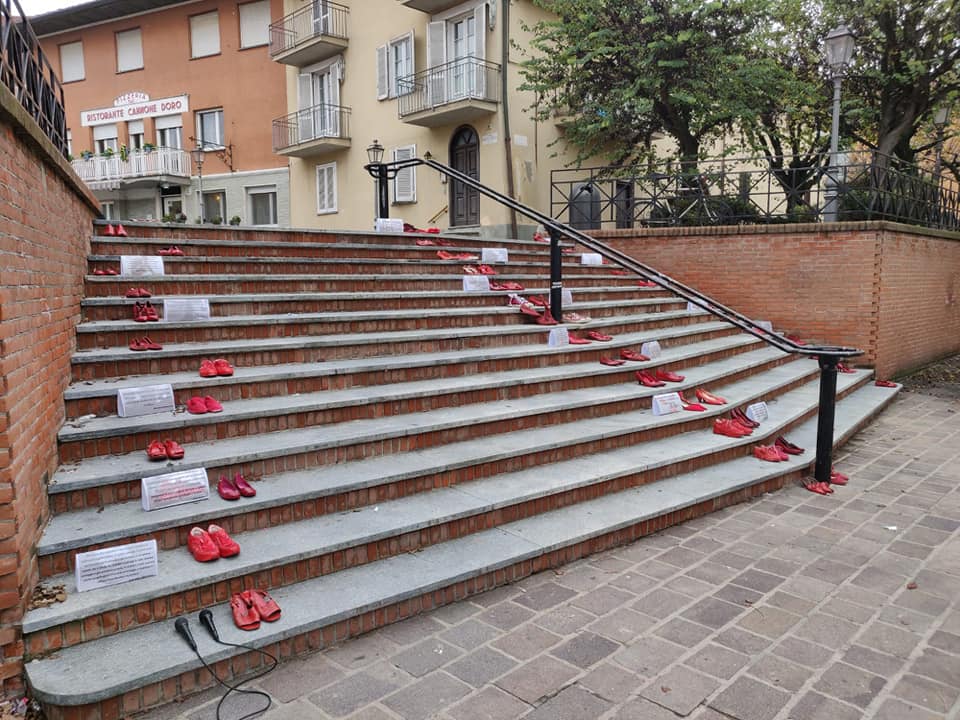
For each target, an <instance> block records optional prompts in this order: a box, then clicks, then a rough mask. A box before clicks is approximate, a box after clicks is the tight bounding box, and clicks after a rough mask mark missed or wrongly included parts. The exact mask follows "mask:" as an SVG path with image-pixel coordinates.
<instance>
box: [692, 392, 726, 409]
mask: <svg viewBox="0 0 960 720" xmlns="http://www.w3.org/2000/svg"><path fill="white" fill-rule="evenodd" d="M694 395H696V396H697V400H699V401H700V402H702V403H706V404H707V405H726V404H727V401H726V400H725V399H724V398H722V397H720V396H719V395H714V394H713V393H709V392H707V391H706V390H704V389H703V388H697V389H696V390H695V391H694Z"/></svg>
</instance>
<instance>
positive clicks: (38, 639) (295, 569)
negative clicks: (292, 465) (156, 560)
mask: <svg viewBox="0 0 960 720" xmlns="http://www.w3.org/2000/svg"><path fill="white" fill-rule="evenodd" d="M721 455H725V456H727V457H725V458H724V459H726V460H732V459H735V458H736V457H740V456H742V455H743V453H742V452H741V453H739V454H732V453H729V452H727V453H716V454H715V455H712V456H703V457H700V458H696V459H695V460H693V461H689V462H687V463H683V466H685V467H683V468H681V467H680V466H679V465H678V466H670V467H664V468H658V469H657V470H656V471H650V472H641V473H636V474H633V475H628V476H624V477H621V478H617V479H615V480H612V481H607V482H604V483H597V484H596V485H591V486H587V487H583V488H578V489H576V490H570V491H567V492H564V493H558V494H556V495H550V496H546V497H543V498H538V499H535V500H529V501H526V502H523V503H519V504H516V505H512V506H509V507H504V508H499V509H496V510H493V511H491V512H486V513H481V514H478V515H473V516H470V517H467V518H462V519H458V520H453V521H449V522H446V523H440V524H437V525H433V526H431V527H427V528H423V529H421V530H418V531H413V532H410V533H404V534H402V535H397V536H394V537H391V538H386V539H383V540H379V541H375V542H371V543H367V544H364V545H357V546H354V547H350V548H345V549H342V550H338V551H336V552H332V553H326V554H323V555H318V556H314V557H309V558H304V559H301V560H298V561H296V562H292V563H289V564H287V565H282V566H277V567H273V568H270V569H269V570H265V571H260V572H256V573H250V574H247V575H243V576H239V577H235V578H231V579H230V580H223V581H220V582H216V583H211V584H208V585H203V586H200V587H194V588H191V589H190V590H187V591H183V592H178V593H174V594H170V595H166V596H163V597H157V598H154V599H152V600H150V601H147V602H143V603H138V604H136V605H133V606H126V607H122V608H118V609H115V610H111V611H108V612H104V613H100V614H97V615H91V616H89V617H86V618H84V619H83V620H82V621H81V620H78V621H74V622H71V623H67V624H65V625H59V626H53V627H50V628H47V629H46V630H43V631H40V632H36V633H31V634H30V635H27V636H26V637H25V639H24V641H25V650H26V653H27V655H28V656H30V657H41V656H43V655H45V654H49V653H50V652H55V651H57V650H59V649H60V648H63V647H69V646H72V645H79V644H81V643H83V642H87V641H90V640H95V639H97V638H100V637H105V636H108V635H115V634H117V633H120V632H123V631H125V630H130V629H133V628H136V627H139V626H142V625H148V624H150V623H153V622H166V621H169V620H171V619H172V618H174V617H177V616H180V615H184V614H187V613H191V612H196V611H197V610H200V609H202V608H204V607H210V606H212V605H217V604H220V603H224V602H227V601H228V600H229V598H230V595H231V594H233V593H235V592H240V591H242V590H243V589H245V588H248V587H261V588H264V589H275V588H278V587H283V586H286V585H292V584H295V583H297V582H302V581H305V580H310V579H313V578H316V577H322V576H324V575H329V574H332V573H335V572H339V571H341V570H346V569H349V568H352V567H359V566H361V565H366V564H368V563H371V562H376V561H378V560H384V559H387V558H390V557H394V556H396V555H398V554H400V553H407V552H416V551H417V550H420V549H424V548H427V547H431V546H433V545H437V544H439V543H442V542H446V541H448V540H454V539H457V538H460V537H465V536H468V535H472V534H474V533H477V532H481V531H484V530H488V529H490V528H494V527H498V526H500V525H503V524H506V523H510V522H515V521H518V520H522V519H524V518H528V517H533V516H536V515H539V514H542V513H544V512H548V511H551V510H556V509H560V508H563V507H568V506H570V505H574V504H577V503H580V502H586V501H588V500H593V499H595V498H598V497H602V496H604V495H607V494H610V493H615V492H619V491H621V490H626V489H629V488H632V487H638V486H642V485H645V484H649V483H652V482H656V481H657V480H661V479H664V478H667V477H671V476H673V475H675V474H676V473H678V472H688V471H689V470H692V469H696V468H701V467H707V466H709V465H711V464H713V463H716V462H720V461H722V460H721V459H720V457H719V456H721ZM687 468H689V470H688V469H687ZM791 475H795V476H796V477H797V478H798V479H799V477H800V476H801V474H800V473H799V472H797V473H791ZM762 484H766V483H762ZM710 504H712V503H710ZM680 513H681V514H682V513H683V511H680ZM669 515H670V514H668V515H667V517H669ZM685 519H689V518H685ZM655 520H656V519H654V520H653V521H647V522H655ZM188 529H189V528H187V530H188ZM170 532H171V533H173V532H178V533H179V532H181V531H180V530H177V531H174V530H171V531H170ZM183 532H186V530H183ZM228 532H231V533H233V532H235V531H232V530H229V529H228ZM234 538H235V539H236V540H237V542H238V543H240V546H241V548H242V547H243V535H242V534H236V535H234ZM183 552H186V550H185V549H184V550H183Z"/></svg>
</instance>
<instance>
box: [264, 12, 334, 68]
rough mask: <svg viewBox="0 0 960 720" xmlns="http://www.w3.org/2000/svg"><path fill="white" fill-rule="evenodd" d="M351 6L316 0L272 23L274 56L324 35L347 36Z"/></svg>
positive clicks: (272, 49) (271, 39)
mask: <svg viewBox="0 0 960 720" xmlns="http://www.w3.org/2000/svg"><path fill="white" fill-rule="evenodd" d="M349 13H350V9H349V8H347V7H345V6H343V5H340V4H338V3H335V2H330V0H313V2H311V3H310V4H309V5H306V6H305V7H302V8H300V9H299V10H296V11H295V12H292V13H290V14H289V15H285V16H284V17H282V18H281V19H280V20H278V21H277V22H275V23H272V24H271V25H270V57H275V56H277V55H279V54H281V53H283V52H286V51H287V50H290V49H291V48H294V47H296V46H297V45H299V44H300V43H302V42H306V41H307V40H311V39H313V38H316V37H320V36H323V35H326V36H329V37H335V38H340V39H344V40H345V39H346V38H347V16H348V14H349Z"/></svg>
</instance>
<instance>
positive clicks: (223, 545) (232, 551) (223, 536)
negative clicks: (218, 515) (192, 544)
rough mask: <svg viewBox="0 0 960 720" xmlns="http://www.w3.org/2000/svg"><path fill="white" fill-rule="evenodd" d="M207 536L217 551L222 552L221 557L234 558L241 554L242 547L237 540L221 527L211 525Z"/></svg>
mask: <svg viewBox="0 0 960 720" xmlns="http://www.w3.org/2000/svg"><path fill="white" fill-rule="evenodd" d="M191 532H193V531H191ZM207 534H208V535H209V536H210V538H211V539H212V540H213V542H214V544H215V545H216V546H217V550H219V551H220V557H222V558H226V557H233V556H234V555H238V554H239V553H240V546H239V545H238V544H237V542H236V540H234V539H233V538H232V537H230V536H229V535H227V531H226V530H224V529H223V528H222V527H220V526H219V525H211V526H210V527H208V528H207Z"/></svg>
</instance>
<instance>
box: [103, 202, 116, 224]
mask: <svg viewBox="0 0 960 720" xmlns="http://www.w3.org/2000/svg"><path fill="white" fill-rule="evenodd" d="M100 208H101V209H102V210H103V219H104V220H113V218H114V217H115V216H114V211H113V203H112V202H102V203H100Z"/></svg>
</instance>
